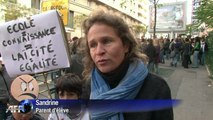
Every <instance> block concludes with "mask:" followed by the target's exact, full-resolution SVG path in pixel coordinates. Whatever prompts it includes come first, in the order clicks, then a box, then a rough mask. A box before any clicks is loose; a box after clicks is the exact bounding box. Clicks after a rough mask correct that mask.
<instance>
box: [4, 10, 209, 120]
mask: <svg viewBox="0 0 213 120" xmlns="http://www.w3.org/2000/svg"><path fill="white" fill-rule="evenodd" d="M83 30H84V34H85V36H84V37H82V38H78V37H73V39H72V40H71V41H69V48H70V51H69V52H70V54H71V59H70V60H71V61H70V63H71V64H70V67H69V68H66V69H63V71H64V74H63V75H61V77H59V78H57V80H56V83H55V84H56V93H57V94H58V96H59V99H87V100H117V99H119V100H171V99H172V98H171V91H170V88H169V86H168V84H167V82H166V81H165V80H164V79H163V78H162V77H160V76H158V75H156V74H159V68H158V64H159V63H162V64H164V63H165V61H166V60H169V59H171V63H170V65H171V66H173V67H177V65H178V64H177V63H178V61H182V66H183V67H184V68H189V64H192V65H193V66H192V67H198V65H199V64H201V65H204V64H205V53H206V52H207V51H208V44H207V43H206V42H205V39H203V38H200V37H196V38H185V39H181V38H179V37H178V38H176V39H172V40H170V39H163V38H160V39H144V38H143V37H141V39H135V37H134V36H133V34H132V33H131V31H130V29H129V26H128V25H127V23H125V21H124V20H123V19H122V18H120V17H118V16H116V15H112V14H109V13H105V12H97V13H96V14H92V15H91V16H90V17H89V18H87V19H86V20H85V21H84V22H83ZM192 56H193V57H192ZM191 58H193V59H191ZM4 69H5V68H4ZM4 72H5V70H3V71H1V76H2V79H10V78H8V77H6V76H5V75H7V74H6V73H4ZM153 73H156V74H153ZM1 81H3V80H1ZM7 81H8V80H7ZM2 84H6V85H5V86H9V84H8V83H2ZM5 90H6V91H9V88H5ZM7 93H8V94H9V92H7ZM8 96H9V95H6V97H1V95H0V98H1V100H0V102H1V104H2V105H5V109H6V104H7V102H9V101H8V98H9V97H8ZM5 109H4V110H5ZM85 109H86V108H85ZM80 111H82V110H80ZM1 112H2V111H1ZM88 112H89V113H88ZM79 113H80V112H79ZM79 113H68V114H63V113H59V114H55V113H51V114H50V116H49V120H57V119H74V120H81V119H82V120H89V119H91V120H103V119H104V120H173V107H172V106H170V107H168V108H164V109H160V110H152V111H137V112H132V111H129V112H122V111H120V112H119V111H117V112H112V111H110V109H109V110H108V109H106V110H104V111H99V112H97V111H96V112H90V111H87V110H84V111H83V113H82V112H81V114H79ZM4 115H5V114H4ZM23 116H24V115H23ZM1 117H2V118H5V119H6V117H7V115H5V116H1ZM10 118H11V117H10ZM12 118H13V119H14V117H12ZM12 118H11V119H12ZM20 119H21V118H20ZM41 119H43V118H40V119H39V118H37V119H36V120H41ZM8 120H9V119H8ZM28 120H34V119H33V117H31V118H28Z"/></svg>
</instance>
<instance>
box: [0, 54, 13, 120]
mask: <svg viewBox="0 0 213 120" xmlns="http://www.w3.org/2000/svg"><path fill="white" fill-rule="evenodd" d="M11 81H12V79H11V78H10V76H9V75H8V73H7V70H6V68H5V66H4V62H3V59H2V56H1V54H0V85H1V87H0V120H4V119H6V117H7V116H8V115H9V113H8V114H7V113H5V111H6V109H7V103H8V101H9V98H10V96H9V91H10V83H11Z"/></svg>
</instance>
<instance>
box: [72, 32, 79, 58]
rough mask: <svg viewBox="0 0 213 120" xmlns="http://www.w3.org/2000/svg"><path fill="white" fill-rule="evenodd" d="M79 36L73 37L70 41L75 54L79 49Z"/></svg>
mask: <svg viewBox="0 0 213 120" xmlns="http://www.w3.org/2000/svg"><path fill="white" fill-rule="evenodd" d="M78 39H79V38H78V37H76V36H75V37H73V38H72V42H71V43H70V53H71V54H75V53H76V51H77V44H78Z"/></svg>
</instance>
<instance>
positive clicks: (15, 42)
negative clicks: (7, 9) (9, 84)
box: [0, 10, 70, 77]
mask: <svg viewBox="0 0 213 120" xmlns="http://www.w3.org/2000/svg"><path fill="white" fill-rule="evenodd" d="M0 36H1V37H0V51H1V54H2V58H3V61H4V64H5V66H6V69H7V71H8V74H9V75H10V77H16V76H17V75H20V74H33V73H40V72H44V71H49V70H53V69H58V68H65V67H69V66H70V63H69V55H68V51H67V49H66V47H67V42H66V38H65V37H66V36H65V33H64V26H63V25H62V24H61V20H60V17H59V15H58V12H57V11H56V10H51V11H48V12H45V13H42V14H38V15H34V16H31V17H30V18H29V19H27V18H23V19H17V20H14V21H10V22H7V23H4V24H1V25H0Z"/></svg>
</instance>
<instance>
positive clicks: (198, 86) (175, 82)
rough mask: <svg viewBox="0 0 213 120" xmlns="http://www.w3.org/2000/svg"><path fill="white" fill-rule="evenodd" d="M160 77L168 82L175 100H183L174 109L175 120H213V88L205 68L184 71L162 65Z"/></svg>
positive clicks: (167, 64)
mask: <svg viewBox="0 0 213 120" xmlns="http://www.w3.org/2000/svg"><path fill="white" fill-rule="evenodd" d="M160 71H161V72H160V75H161V76H163V77H164V78H165V79H166V81H167V82H168V84H169V86H170V88H171V92H172V97H173V99H179V100H181V101H182V102H181V104H179V105H178V106H176V107H174V120H212V118H213V86H212V82H211V80H210V79H209V77H208V71H207V69H206V67H205V66H199V68H189V69H184V68H183V67H182V66H181V65H180V64H178V66H177V67H176V68H175V67H170V66H169V61H167V62H166V64H160Z"/></svg>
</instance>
